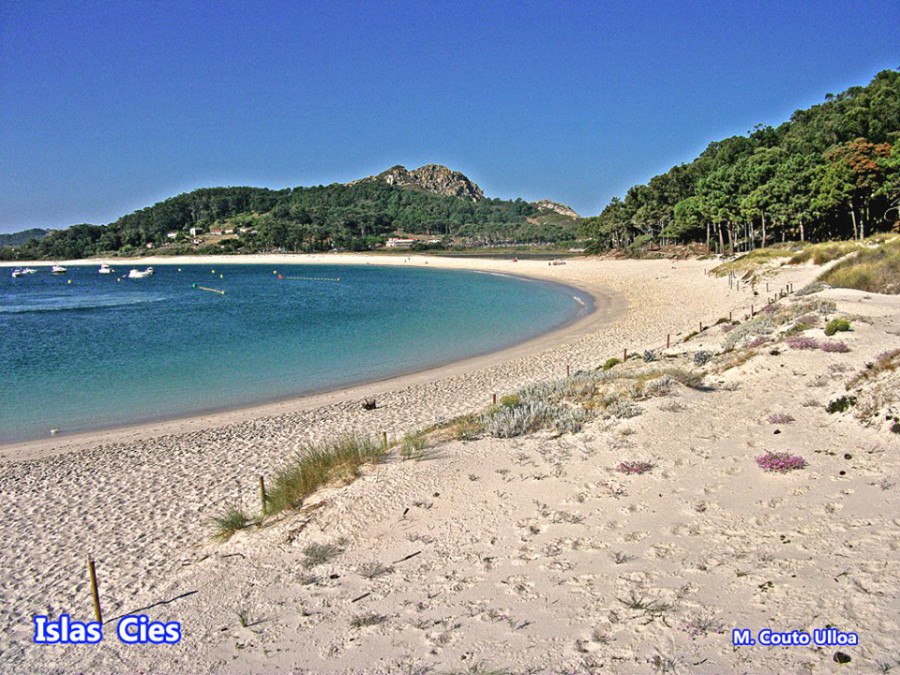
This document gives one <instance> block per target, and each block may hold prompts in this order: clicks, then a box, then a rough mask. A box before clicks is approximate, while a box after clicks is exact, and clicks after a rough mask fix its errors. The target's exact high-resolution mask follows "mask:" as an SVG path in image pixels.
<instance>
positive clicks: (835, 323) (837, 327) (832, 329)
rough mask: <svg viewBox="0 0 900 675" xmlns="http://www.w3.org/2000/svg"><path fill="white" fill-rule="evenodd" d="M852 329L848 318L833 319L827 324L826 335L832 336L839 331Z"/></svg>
mask: <svg viewBox="0 0 900 675" xmlns="http://www.w3.org/2000/svg"><path fill="white" fill-rule="evenodd" d="M848 330H850V322H849V321H847V319H832V320H831V321H829V322H828V325H826V326H825V335H827V336H828V337H831V336H832V335H834V334H835V333H837V332H845V331H848Z"/></svg>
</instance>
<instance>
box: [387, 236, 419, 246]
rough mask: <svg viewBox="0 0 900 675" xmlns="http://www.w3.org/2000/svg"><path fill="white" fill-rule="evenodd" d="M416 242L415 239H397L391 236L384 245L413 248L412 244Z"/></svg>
mask: <svg viewBox="0 0 900 675" xmlns="http://www.w3.org/2000/svg"><path fill="white" fill-rule="evenodd" d="M415 243H416V240H415V239H396V238H391V239H388V240H387V241H386V242H385V243H384V246H385V248H412V245H413V244H415Z"/></svg>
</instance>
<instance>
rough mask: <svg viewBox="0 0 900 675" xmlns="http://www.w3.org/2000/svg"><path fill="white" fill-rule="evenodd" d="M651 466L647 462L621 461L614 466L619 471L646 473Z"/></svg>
mask: <svg viewBox="0 0 900 675" xmlns="http://www.w3.org/2000/svg"><path fill="white" fill-rule="evenodd" d="M653 467H654V465H653V464H650V463H649V462H622V463H621V464H619V466H617V467H616V471H618V472H619V473H635V474H642V473H647V472H648V471H650V469H652V468H653Z"/></svg>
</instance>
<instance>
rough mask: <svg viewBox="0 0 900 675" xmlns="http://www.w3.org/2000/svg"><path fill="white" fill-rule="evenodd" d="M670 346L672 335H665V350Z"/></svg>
mask: <svg viewBox="0 0 900 675" xmlns="http://www.w3.org/2000/svg"><path fill="white" fill-rule="evenodd" d="M671 344H672V334H671V333H666V349H668V348H669V346H670V345H671Z"/></svg>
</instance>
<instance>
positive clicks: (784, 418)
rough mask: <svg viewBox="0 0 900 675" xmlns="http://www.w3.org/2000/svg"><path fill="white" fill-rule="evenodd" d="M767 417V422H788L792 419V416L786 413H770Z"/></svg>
mask: <svg viewBox="0 0 900 675" xmlns="http://www.w3.org/2000/svg"><path fill="white" fill-rule="evenodd" d="M767 419H768V420H769V424H790V423H791V422H793V421H794V418H793V417H791V416H790V415H788V414H787V413H772V414H771V415H769V417H768V418H767Z"/></svg>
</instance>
